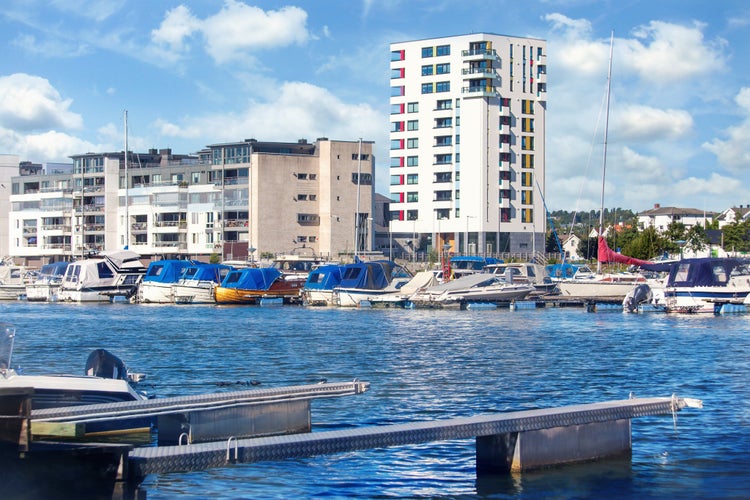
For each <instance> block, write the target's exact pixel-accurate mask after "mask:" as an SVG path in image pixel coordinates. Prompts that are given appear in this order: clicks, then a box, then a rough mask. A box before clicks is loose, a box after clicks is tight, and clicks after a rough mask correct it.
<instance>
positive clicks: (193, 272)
mask: <svg viewBox="0 0 750 500" xmlns="http://www.w3.org/2000/svg"><path fill="white" fill-rule="evenodd" d="M233 270H234V268H233V267H232V266H227V265H226V264H204V263H202V262H196V263H195V265H193V266H189V267H186V268H185V269H184V270H183V271H182V274H181V275H180V279H181V280H191V281H213V282H214V283H221V281H222V280H223V279H224V278H225V277H226V275H227V274H228V273H229V271H233Z"/></svg>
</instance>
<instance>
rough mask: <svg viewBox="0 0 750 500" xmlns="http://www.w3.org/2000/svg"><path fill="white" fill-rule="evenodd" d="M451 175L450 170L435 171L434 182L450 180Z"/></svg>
mask: <svg viewBox="0 0 750 500" xmlns="http://www.w3.org/2000/svg"><path fill="white" fill-rule="evenodd" d="M452 177H453V176H452V175H451V173H450V172H435V176H434V179H435V180H434V182H436V183H437V182H450V181H451V178H452Z"/></svg>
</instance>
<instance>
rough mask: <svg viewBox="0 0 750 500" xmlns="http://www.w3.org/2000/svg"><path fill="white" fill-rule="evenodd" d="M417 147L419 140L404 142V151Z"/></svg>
mask: <svg viewBox="0 0 750 500" xmlns="http://www.w3.org/2000/svg"><path fill="white" fill-rule="evenodd" d="M418 147H419V139H417V138H411V139H407V140H406V149H417V148H418Z"/></svg>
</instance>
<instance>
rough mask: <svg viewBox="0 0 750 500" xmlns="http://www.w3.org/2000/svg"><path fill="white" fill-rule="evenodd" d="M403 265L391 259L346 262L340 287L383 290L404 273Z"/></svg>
mask: <svg viewBox="0 0 750 500" xmlns="http://www.w3.org/2000/svg"><path fill="white" fill-rule="evenodd" d="M403 273H404V271H403V269H402V268H401V266H399V265H397V264H396V263H395V262H393V261H390V260H371V261H367V262H355V263H353V264H346V265H345V266H344V269H343V275H342V277H341V284H340V285H339V287H340V288H357V289H360V290H382V289H383V288H385V287H387V286H388V284H389V283H390V282H391V280H392V279H393V278H395V277H398V276H408V274H403Z"/></svg>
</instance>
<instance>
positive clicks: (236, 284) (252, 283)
mask: <svg viewBox="0 0 750 500" xmlns="http://www.w3.org/2000/svg"><path fill="white" fill-rule="evenodd" d="M279 276H281V273H280V272H279V270H278V269H276V268H274V267H248V268H245V269H239V270H235V271H230V272H229V273H228V274H227V276H226V277H225V278H224V281H222V282H221V286H222V287H223V288H235V289H239V290H268V289H269V288H270V287H271V285H272V284H273V282H274V281H276V279H277V278H278V277H279Z"/></svg>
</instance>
